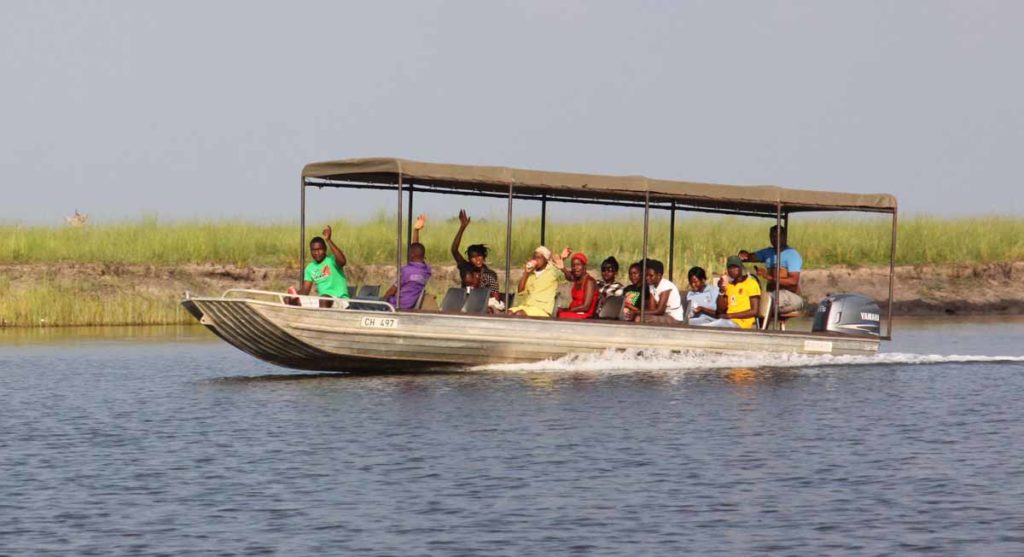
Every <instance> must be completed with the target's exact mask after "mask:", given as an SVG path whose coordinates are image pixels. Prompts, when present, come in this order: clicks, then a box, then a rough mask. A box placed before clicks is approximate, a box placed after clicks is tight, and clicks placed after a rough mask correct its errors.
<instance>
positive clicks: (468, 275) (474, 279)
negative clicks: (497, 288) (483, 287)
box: [460, 266, 480, 288]
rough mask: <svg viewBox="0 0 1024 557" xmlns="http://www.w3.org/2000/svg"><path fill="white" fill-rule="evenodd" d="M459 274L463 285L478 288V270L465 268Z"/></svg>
mask: <svg viewBox="0 0 1024 557" xmlns="http://www.w3.org/2000/svg"><path fill="white" fill-rule="evenodd" d="M460 273H461V274H462V284H463V285H465V286H467V287H472V288H479V287H480V269H477V268H476V267H470V266H465V267H463V268H462V269H461V270H460Z"/></svg>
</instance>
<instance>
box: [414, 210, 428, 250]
mask: <svg viewBox="0 0 1024 557" xmlns="http://www.w3.org/2000/svg"><path fill="white" fill-rule="evenodd" d="M426 225H427V215H420V216H419V218H417V219H416V224H414V225H412V243H414V244H418V243H420V230H421V229H422V228H423V227H424V226H426Z"/></svg>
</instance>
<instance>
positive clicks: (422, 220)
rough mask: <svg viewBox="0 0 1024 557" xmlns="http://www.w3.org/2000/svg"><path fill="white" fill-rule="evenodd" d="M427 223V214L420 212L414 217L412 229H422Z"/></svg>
mask: <svg viewBox="0 0 1024 557" xmlns="http://www.w3.org/2000/svg"><path fill="white" fill-rule="evenodd" d="M426 224H427V215H425V214H422V215H420V216H419V217H417V218H416V224H414V225H412V228H413V230H422V229H423V227H424V226H426Z"/></svg>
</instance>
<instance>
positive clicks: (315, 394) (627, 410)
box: [0, 321, 1024, 555]
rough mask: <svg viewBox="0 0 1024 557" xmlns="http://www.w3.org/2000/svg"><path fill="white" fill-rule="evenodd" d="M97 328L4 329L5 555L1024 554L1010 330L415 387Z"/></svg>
mask: <svg viewBox="0 0 1024 557" xmlns="http://www.w3.org/2000/svg"><path fill="white" fill-rule="evenodd" d="M120 331H121V332H125V330H123V329H121V330H120ZM91 332H94V333H95V332H99V333H100V334H94V335H91V336H85V335H79V334H76V333H73V332H71V331H65V333H67V334H58V335H55V336H49V337H45V338H44V337H40V336H33V335H34V334H36V333H25V334H21V333H18V334H15V335H9V334H8V333H9V331H4V332H3V333H0V339H2V340H0V393H3V394H4V408H3V411H2V412H0V448H2V450H0V554H31V555H36V554H47V553H54V554H186V553H200V554H205V553H225V554H253V553H275V552H276V553H282V554H358V555H377V554H379V555H412V554H416V555H433V554H469V555H471V554H479V555H496V554H508V555H520V554H563V553H584V554H594V555H634V554H666V555H678V554H695V555H706V554H732V555H750V554H757V553H762V554H792V555H819V554H835V553H857V554H906V553H913V552H919V553H942V552H948V553H951V554H965V555H990V554H991V555H1017V554H1022V553H1024V537H1022V536H1021V535H1020V531H1021V527H1022V525H1024V524H1022V522H1021V512H1020V508H1021V507H1020V501H1021V500H1024V474H1022V473H1021V468H1020V455H1019V452H1020V449H1019V447H1020V442H1019V440H1020V438H1021V435H1022V434H1024V430H1022V429H1021V424H1022V423H1024V407H1022V405H1021V404H1020V400H1021V398H1022V396H1024V359H1021V358H1022V357H1024V345H1022V343H1021V342H1020V339H1021V338H1024V325H1022V324H1018V323H1014V322H1003V321H991V322H983V323H958V322H944V323H942V324H938V325H936V324H933V323H930V324H928V325H927V326H925V327H920V328H912V327H910V326H907V327H905V329H904V331H903V332H902V333H901V335H900V336H898V337H897V341H896V342H895V343H894V344H893V345H892V346H889V347H887V349H888V350H889V351H890V354H887V355H884V356H882V357H880V358H878V359H877V360H875V361H874V362H870V361H856V362H853V363H857V365H848V364H849V363H850V362H844V361H842V360H828V359H818V360H813V361H808V360H794V361H792V362H790V363H792V364H793V365H787V362H786V361H781V360H779V359H778V358H775V357H771V358H762V359H758V358H755V357H750V358H747V359H746V360H743V359H741V360H739V361H731V360H721V359H718V360H715V359H710V358H701V357H688V356H685V355H684V356H676V359H672V358H668V359H664V358H662V359H659V358H660V357H659V356H656V355H639V356H635V357H634V359H633V360H631V361H630V360H618V361H612V360H608V361H606V364H607V365H608V366H609V367H608V368H607V369H601V367H600V365H598V363H595V362H593V361H589V360H579V361H570V362H556V363H548V364H546V365H540V366H520V367H519V368H511V369H505V370H503V371H498V370H494V369H474V370H466V371H460V372H452V373H436V374H407V375H388V374H379V375H366V374H363V375H345V374H311V373H290V372H287V371H285V370H282V369H280V368H276V367H273V366H270V365H267V364H263V363H261V362H257V361H255V360H253V359H252V358H250V357H249V356H247V355H245V354H243V353H241V352H239V351H237V350H234V349H233V348H230V347H228V346H226V345H224V344H223V343H221V342H219V341H216V340H214V341H209V342H208V341H207V340H209V339H211V338H212V337H211V335H209V334H208V333H206V332H205V331H204V330H203V329H201V328H186V330H185V331H182V332H178V331H166V330H165V331H163V332H162V333H161V334H162V335H163V336H160V335H158V334H156V333H153V334H150V333H148V332H146V331H144V330H133V331H131V332H130V333H128V334H127V335H124V334H123V335H120V336H118V335H114V334H108V333H107V332H106V331H102V332H100V331H91ZM47 334H49V333H47ZM54 340H55V342H50V341H54ZM914 354H932V355H933V356H928V357H922V356H915V355H914ZM943 354H968V355H975V357H973V358H972V357H968V358H951V357H948V356H942V355H943ZM986 354H987V355H1005V356H1011V357H1016V358H1018V359H1016V360H1015V359H1012V358H1004V359H1001V360H998V361H991V360H985V359H983V358H978V357H977V356H979V355H986ZM631 366H632V369H631Z"/></svg>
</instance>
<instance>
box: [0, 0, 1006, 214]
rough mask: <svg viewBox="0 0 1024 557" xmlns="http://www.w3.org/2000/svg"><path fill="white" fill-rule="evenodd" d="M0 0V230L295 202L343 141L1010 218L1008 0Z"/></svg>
mask: <svg viewBox="0 0 1024 557" xmlns="http://www.w3.org/2000/svg"><path fill="white" fill-rule="evenodd" d="M3 8H4V12H5V13H4V17H3V18H2V19H0V74H2V75H3V86H2V88H0V121H2V122H3V124H2V125H3V133H2V134H0V187H2V188H3V203H2V204H0V220H2V221H21V222H57V221H58V220H59V218H60V216H61V215H65V214H69V213H71V212H72V211H73V210H74V209H75V208H79V209H82V210H83V211H87V212H89V213H91V214H92V216H93V218H94V219H99V220H113V219H123V218H133V217H136V216H138V215H139V214H141V213H150V214H152V213H157V214H158V215H159V216H160V217H166V218H187V217H204V218H205V217H219V216H241V217H246V218H253V219H258V218H259V219H262V218H274V219H292V218H294V217H295V214H296V208H297V188H298V174H299V171H300V169H301V167H302V165H303V164H304V163H306V162H309V161H315V160H325V159H335V158H347V157H360V156H400V157H405V158H412V159H421V160H429V161H439V162H459V163H471V164H496V165H509V166H521V167H528V168H539V169H548V170H565V171H580V172H594V173H611V174H646V175H648V176H652V177H659V178H677V179H689V180H702V181H712V182H723V183H740V184H744V183H748V184H762V183H772V184H778V185H785V186H794V187H808V188H813V189H829V190H839V191H863V192H874V191H887V192H892V193H894V194H896V195H897V196H899V198H900V202H901V206H902V208H903V209H904V210H905V211H909V212H930V213H938V214H971V213H1016V214H1020V213H1021V212H1022V211H1024V187H1022V186H1024V166H1022V155H1021V153H1022V152H1024V108H1022V103H1024V72H1021V70H1020V56H1021V53H1022V52H1024V33H1021V22H1022V21H1024V2H1016V1H1006V2H985V1H971V2H952V1H950V2H942V1H900V2H890V1H885V2H868V1H849V2H842V3H840V2H815V1H808V2H765V1H756V2H721V1H708V2H607V3H604V2H591V1H586V2H584V1H570V2H554V1H544V0H541V1H537V2H478V1H467V2H427V1H415V2H413V1H410V2H348V3H345V2H279V3H276V4H265V3H256V2H219V1H218V2H183V1H176V2H162V3H158V2H77V1H76V2H27V1H26V2H5V3H4V6H3ZM1014 68H1016V69H1014ZM359 195H360V194H347V195H345V196H330V195H323V196H322V197H320V196H318V197H316V198H315V200H316V201H318V202H321V203H322V207H323V210H325V211H329V212H333V213H335V214H340V215H348V216H353V217H357V216H360V215H364V214H366V205H365V204H361V203H358V202H357V201H359V200H360V197H359ZM426 207H427V208H428V209H430V210H432V211H440V210H442V207H444V208H445V209H444V210H446V211H449V210H450V207H451V204H446V205H442V204H440V203H439V202H438V201H437V200H436V199H434V200H430V201H429V202H428V204H427V205H426Z"/></svg>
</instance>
